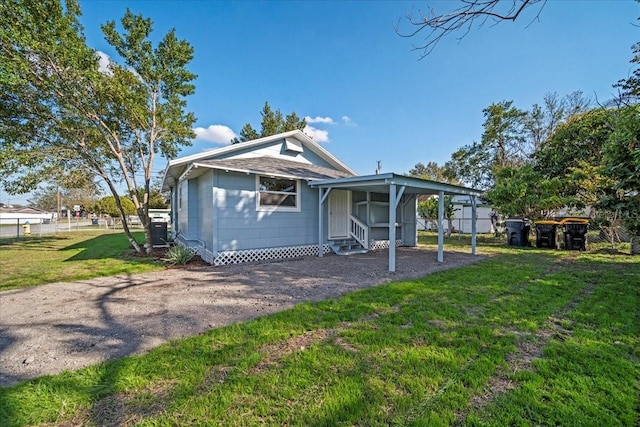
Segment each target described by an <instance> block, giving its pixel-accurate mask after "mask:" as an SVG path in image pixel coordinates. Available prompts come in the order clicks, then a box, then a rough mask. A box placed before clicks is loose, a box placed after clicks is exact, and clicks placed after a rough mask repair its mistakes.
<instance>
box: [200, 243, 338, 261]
mask: <svg viewBox="0 0 640 427" xmlns="http://www.w3.org/2000/svg"><path fill="white" fill-rule="evenodd" d="M322 249H323V253H325V254H326V253H329V251H330V248H329V245H324V246H323V248H322ZM311 255H318V245H306V246H285V247H280V248H264V249H247V250H242V251H225V252H218V256H216V257H215V258H214V259H213V262H212V264H213V265H227V264H239V263H243V262H252V261H266V260H272V259H284V258H297V257H301V256H311ZM207 261H208V260H207ZM208 262H209V261H208Z"/></svg>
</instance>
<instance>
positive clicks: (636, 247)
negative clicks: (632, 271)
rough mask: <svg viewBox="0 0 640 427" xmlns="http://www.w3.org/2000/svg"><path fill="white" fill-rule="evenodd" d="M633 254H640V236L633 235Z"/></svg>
mask: <svg viewBox="0 0 640 427" xmlns="http://www.w3.org/2000/svg"><path fill="white" fill-rule="evenodd" d="M631 255H640V236H633V237H631Z"/></svg>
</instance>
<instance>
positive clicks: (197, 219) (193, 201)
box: [183, 178, 202, 239]
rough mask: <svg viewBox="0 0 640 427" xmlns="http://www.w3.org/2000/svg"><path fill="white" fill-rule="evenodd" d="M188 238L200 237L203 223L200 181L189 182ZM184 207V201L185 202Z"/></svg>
mask: <svg viewBox="0 0 640 427" xmlns="http://www.w3.org/2000/svg"><path fill="white" fill-rule="evenodd" d="M187 187H188V189H187V191H188V196H187V197H188V200H187V210H188V214H187V230H186V231H187V236H189V238H190V239H193V238H196V236H200V223H201V221H202V212H200V209H199V206H200V200H199V199H198V196H199V191H198V179H197V178H196V179H190V180H188V181H187ZM183 205H184V201H183Z"/></svg>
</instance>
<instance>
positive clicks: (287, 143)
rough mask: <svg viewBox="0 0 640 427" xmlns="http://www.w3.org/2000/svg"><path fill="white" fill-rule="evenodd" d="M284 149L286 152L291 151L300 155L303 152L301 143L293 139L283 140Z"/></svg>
mask: <svg viewBox="0 0 640 427" xmlns="http://www.w3.org/2000/svg"><path fill="white" fill-rule="evenodd" d="M284 149H285V150H286V151H291V152H294V153H302V152H303V151H304V150H303V149H302V143H301V142H300V141H297V140H295V139H289V138H285V140H284Z"/></svg>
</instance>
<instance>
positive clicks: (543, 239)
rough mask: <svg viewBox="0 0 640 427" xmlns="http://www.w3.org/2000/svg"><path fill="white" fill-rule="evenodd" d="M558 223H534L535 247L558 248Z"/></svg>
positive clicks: (549, 221)
mask: <svg viewBox="0 0 640 427" xmlns="http://www.w3.org/2000/svg"><path fill="white" fill-rule="evenodd" d="M559 225H560V223H559V222H558V221H553V220H542V221H536V247H537V248H548V249H557V248H558V239H557V235H558V226H559Z"/></svg>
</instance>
